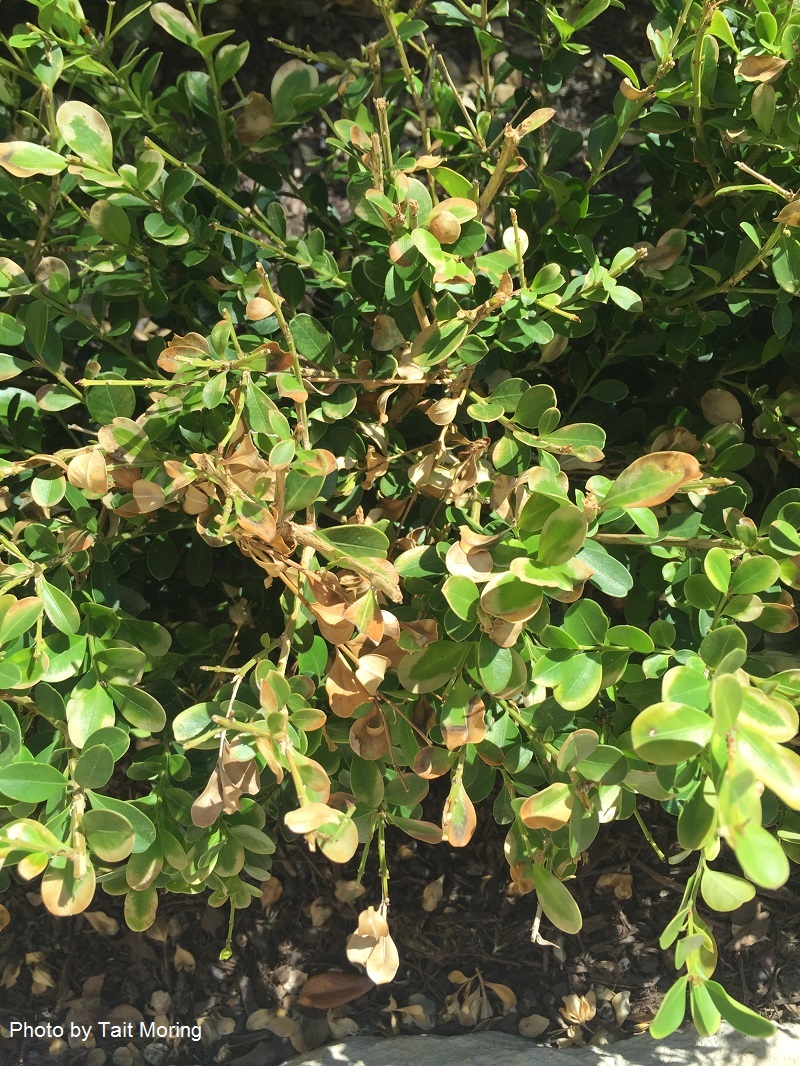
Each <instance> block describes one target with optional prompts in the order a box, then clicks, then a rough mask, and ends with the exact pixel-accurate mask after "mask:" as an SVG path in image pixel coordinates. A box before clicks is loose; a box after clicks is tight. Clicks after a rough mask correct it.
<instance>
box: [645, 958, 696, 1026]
mask: <svg viewBox="0 0 800 1066" xmlns="http://www.w3.org/2000/svg"><path fill="white" fill-rule="evenodd" d="M688 981H689V975H688V974H687V975H686V976H684V977H679V978H678V980H677V981H676V982H675V984H674V985H673V986H672V987H671V988H670V990H669V991H668V992H667V994H666V995H665V996H664V998H663V999H662V1001H661V1006H660V1007H659V1008H658V1011H657V1012H656V1016H655V1018H653V1021H652V1022H651V1023H650V1030H649V1032H650V1036H652V1037H654V1038H655V1039H656V1040H663V1039H664V1037H665V1036H669V1035H670V1033H674V1032H675V1030H676V1029H677V1028H678V1027H679V1026H680V1025H681V1024H682V1023H683V1019H684V1018H685V1016H686V985H687V983H688Z"/></svg>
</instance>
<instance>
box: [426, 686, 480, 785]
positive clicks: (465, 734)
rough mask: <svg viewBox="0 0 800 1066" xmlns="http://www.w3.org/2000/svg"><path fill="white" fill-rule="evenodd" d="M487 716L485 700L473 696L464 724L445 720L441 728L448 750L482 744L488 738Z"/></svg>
mask: <svg viewBox="0 0 800 1066" xmlns="http://www.w3.org/2000/svg"><path fill="white" fill-rule="evenodd" d="M485 714H486V705H485V704H484V702H483V700H482V699H481V698H480V696H473V697H472V698H471V699H470V701H469V703H468V704H467V710H466V714H465V715H464V721H463V723H461V722H456V723H454V722H452V721H449V720H448V719H447V718H445V719H444V720H443V721H442V723H441V728H442V736H443V737H444V742H445V744H446V745H447V750H448V751H455V750H456V748H461V747H463V746H464V745H465V744H480V742H481V741H482V740H483V738H484V737H485V736H486V720H485V717H484V716H485ZM419 776H420V777H421V776H422V775H421V774H420V775H419Z"/></svg>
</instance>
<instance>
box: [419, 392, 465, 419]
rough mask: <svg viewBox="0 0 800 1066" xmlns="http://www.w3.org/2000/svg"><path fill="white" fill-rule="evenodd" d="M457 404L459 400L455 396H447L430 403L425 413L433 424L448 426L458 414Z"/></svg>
mask: <svg viewBox="0 0 800 1066" xmlns="http://www.w3.org/2000/svg"><path fill="white" fill-rule="evenodd" d="M458 406H459V400H458V399H457V398H456V397H450V396H447V397H445V398H444V399H441V400H436V402H435V403H432V404H431V405H430V407H429V408H428V409H427V411H426V412H425V414H426V415H427V416H428V418H429V419H430V420H431V422H433V424H434V425H435V426H449V425H450V423H451V422H452V421H453V419H454V418H455V417H456V415H457V414H458Z"/></svg>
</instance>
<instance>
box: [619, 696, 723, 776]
mask: <svg viewBox="0 0 800 1066" xmlns="http://www.w3.org/2000/svg"><path fill="white" fill-rule="evenodd" d="M713 731H714V725H713V722H712V720H711V718H710V717H709V715H707V714H705V713H704V712H703V711H698V710H697V708H696V707H690V706H689V705H688V704H684V703H672V702H665V703H654V704H653V705H652V706H651V707H648V708H647V709H646V710H644V711H642V712H641V713H640V714H639V715H637V716H636V718H635V719H634V721H633V724H632V725H631V742H632V744H633V748H634V751H635V752H636V754H637V755H638V756H639V757H640V758H642V759H645V760H646V761H647V762H651V763H655V765H656V766H677V764H678V763H681V762H684V761H685V760H686V759H691V758H692V756H694V755H697V754H698V752H700V751H702V750H703V748H704V747H705V746H706V744H707V743H708V741H709V740H710V739H711V734H712V733H713Z"/></svg>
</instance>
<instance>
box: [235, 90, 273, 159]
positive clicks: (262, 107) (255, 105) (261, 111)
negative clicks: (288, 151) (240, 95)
mask: <svg viewBox="0 0 800 1066" xmlns="http://www.w3.org/2000/svg"><path fill="white" fill-rule="evenodd" d="M274 121H275V115H274V113H273V110H272V104H271V103H270V102H269V100H268V99H267V98H266V96H264V94H263V93H256V92H251V93H248V94H247V96H246V97H245V100H244V107H243V108H242V111H241V113H240V114H239V116H238V117H237V119H236V127H235V131H236V139H237V141H238V142H239V143H240V144H244V145H246V146H248V147H249V146H250V145H251V144H255V143H256V141H260V140H261V138H262V137H263V136H264V135H265V134H267V133H269V131H270V129H271V128H272V124H273V122H274Z"/></svg>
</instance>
